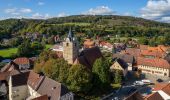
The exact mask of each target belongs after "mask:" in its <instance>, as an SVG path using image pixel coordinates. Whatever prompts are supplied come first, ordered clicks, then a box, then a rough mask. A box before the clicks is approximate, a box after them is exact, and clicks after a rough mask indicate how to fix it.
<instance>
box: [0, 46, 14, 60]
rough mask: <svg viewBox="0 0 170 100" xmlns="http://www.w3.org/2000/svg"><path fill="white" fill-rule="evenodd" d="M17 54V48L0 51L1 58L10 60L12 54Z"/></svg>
mask: <svg viewBox="0 0 170 100" xmlns="http://www.w3.org/2000/svg"><path fill="white" fill-rule="evenodd" d="M16 53H17V48H8V49H2V50H0V56H2V57H4V58H9V57H10V56H11V55H12V54H16Z"/></svg>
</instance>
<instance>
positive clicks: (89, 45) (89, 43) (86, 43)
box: [83, 39, 95, 49]
mask: <svg viewBox="0 0 170 100" xmlns="http://www.w3.org/2000/svg"><path fill="white" fill-rule="evenodd" d="M83 45H84V47H83V48H84V49H86V48H92V47H94V46H95V42H94V41H93V40H91V39H85V41H84V43H83Z"/></svg>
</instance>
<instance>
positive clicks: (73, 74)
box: [67, 65, 92, 93]
mask: <svg viewBox="0 0 170 100" xmlns="http://www.w3.org/2000/svg"><path fill="white" fill-rule="evenodd" d="M91 80H92V74H91V72H90V71H88V70H87V69H86V68H85V67H84V66H82V65H73V66H72V67H71V69H70V71H69V75H68V79H67V82H68V87H69V89H70V90H72V91H73V92H84V93H87V92H89V90H90V89H91V87H92V84H91Z"/></svg>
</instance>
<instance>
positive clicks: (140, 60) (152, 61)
mask: <svg viewBox="0 0 170 100" xmlns="http://www.w3.org/2000/svg"><path fill="white" fill-rule="evenodd" d="M137 65H146V66H152V67H161V68H167V69H169V68H170V64H169V63H168V61H166V60H164V59H159V58H144V57H137Z"/></svg>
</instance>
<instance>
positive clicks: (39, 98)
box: [32, 95, 49, 100]
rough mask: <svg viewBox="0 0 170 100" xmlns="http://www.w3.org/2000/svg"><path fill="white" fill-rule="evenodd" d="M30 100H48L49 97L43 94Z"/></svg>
mask: <svg viewBox="0 0 170 100" xmlns="http://www.w3.org/2000/svg"><path fill="white" fill-rule="evenodd" d="M32 100H49V99H48V96H47V95H43V96H40V97H37V98H34V99H32Z"/></svg>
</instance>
